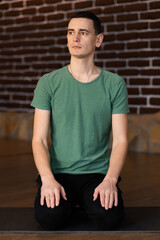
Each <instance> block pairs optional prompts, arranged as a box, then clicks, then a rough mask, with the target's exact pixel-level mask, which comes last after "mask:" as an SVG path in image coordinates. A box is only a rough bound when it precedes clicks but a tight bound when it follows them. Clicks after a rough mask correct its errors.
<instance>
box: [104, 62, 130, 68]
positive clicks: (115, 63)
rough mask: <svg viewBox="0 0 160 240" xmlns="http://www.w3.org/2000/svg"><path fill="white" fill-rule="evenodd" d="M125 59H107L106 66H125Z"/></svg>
mask: <svg viewBox="0 0 160 240" xmlns="http://www.w3.org/2000/svg"><path fill="white" fill-rule="evenodd" d="M125 66H126V63H125V61H108V62H107V63H106V67H125Z"/></svg>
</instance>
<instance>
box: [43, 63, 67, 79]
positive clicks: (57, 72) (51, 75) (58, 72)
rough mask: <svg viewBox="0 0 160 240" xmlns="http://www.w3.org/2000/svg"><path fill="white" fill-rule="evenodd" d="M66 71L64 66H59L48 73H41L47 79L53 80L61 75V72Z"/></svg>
mask: <svg viewBox="0 0 160 240" xmlns="http://www.w3.org/2000/svg"><path fill="white" fill-rule="evenodd" d="M65 71H66V66H65V67H62V68H59V69H56V70H54V71H52V72H49V73H46V74H44V75H43V77H44V78H46V79H48V80H50V81H51V80H55V79H57V78H58V77H61V76H63V74H64V73H65Z"/></svg>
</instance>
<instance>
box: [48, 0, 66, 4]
mask: <svg viewBox="0 0 160 240" xmlns="http://www.w3.org/2000/svg"><path fill="white" fill-rule="evenodd" d="M62 1H63V0H54V1H53V0H45V3H52V4H53V3H54V4H55V3H57V2H58V3H60V2H62Z"/></svg>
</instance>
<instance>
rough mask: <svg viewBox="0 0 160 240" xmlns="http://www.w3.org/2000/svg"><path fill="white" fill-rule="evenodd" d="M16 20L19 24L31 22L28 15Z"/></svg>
mask: <svg viewBox="0 0 160 240" xmlns="http://www.w3.org/2000/svg"><path fill="white" fill-rule="evenodd" d="M15 22H16V23H17V24H19V23H20V24H22V23H29V22H30V18H28V17H21V18H16V19H15Z"/></svg>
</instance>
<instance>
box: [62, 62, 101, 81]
mask: <svg viewBox="0 0 160 240" xmlns="http://www.w3.org/2000/svg"><path fill="white" fill-rule="evenodd" d="M68 66H69V65H67V66H66V70H67V73H68V75H69V76H70V78H71V79H72V80H74V81H75V82H77V83H78V84H83V85H88V84H92V83H94V82H95V81H97V80H98V79H99V78H100V77H101V75H102V72H103V69H102V68H101V67H98V68H99V69H100V74H99V75H98V76H97V77H96V78H95V79H93V80H92V81H90V82H81V81H78V80H77V79H76V78H74V77H73V75H72V74H71V73H70V71H69V69H68Z"/></svg>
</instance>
